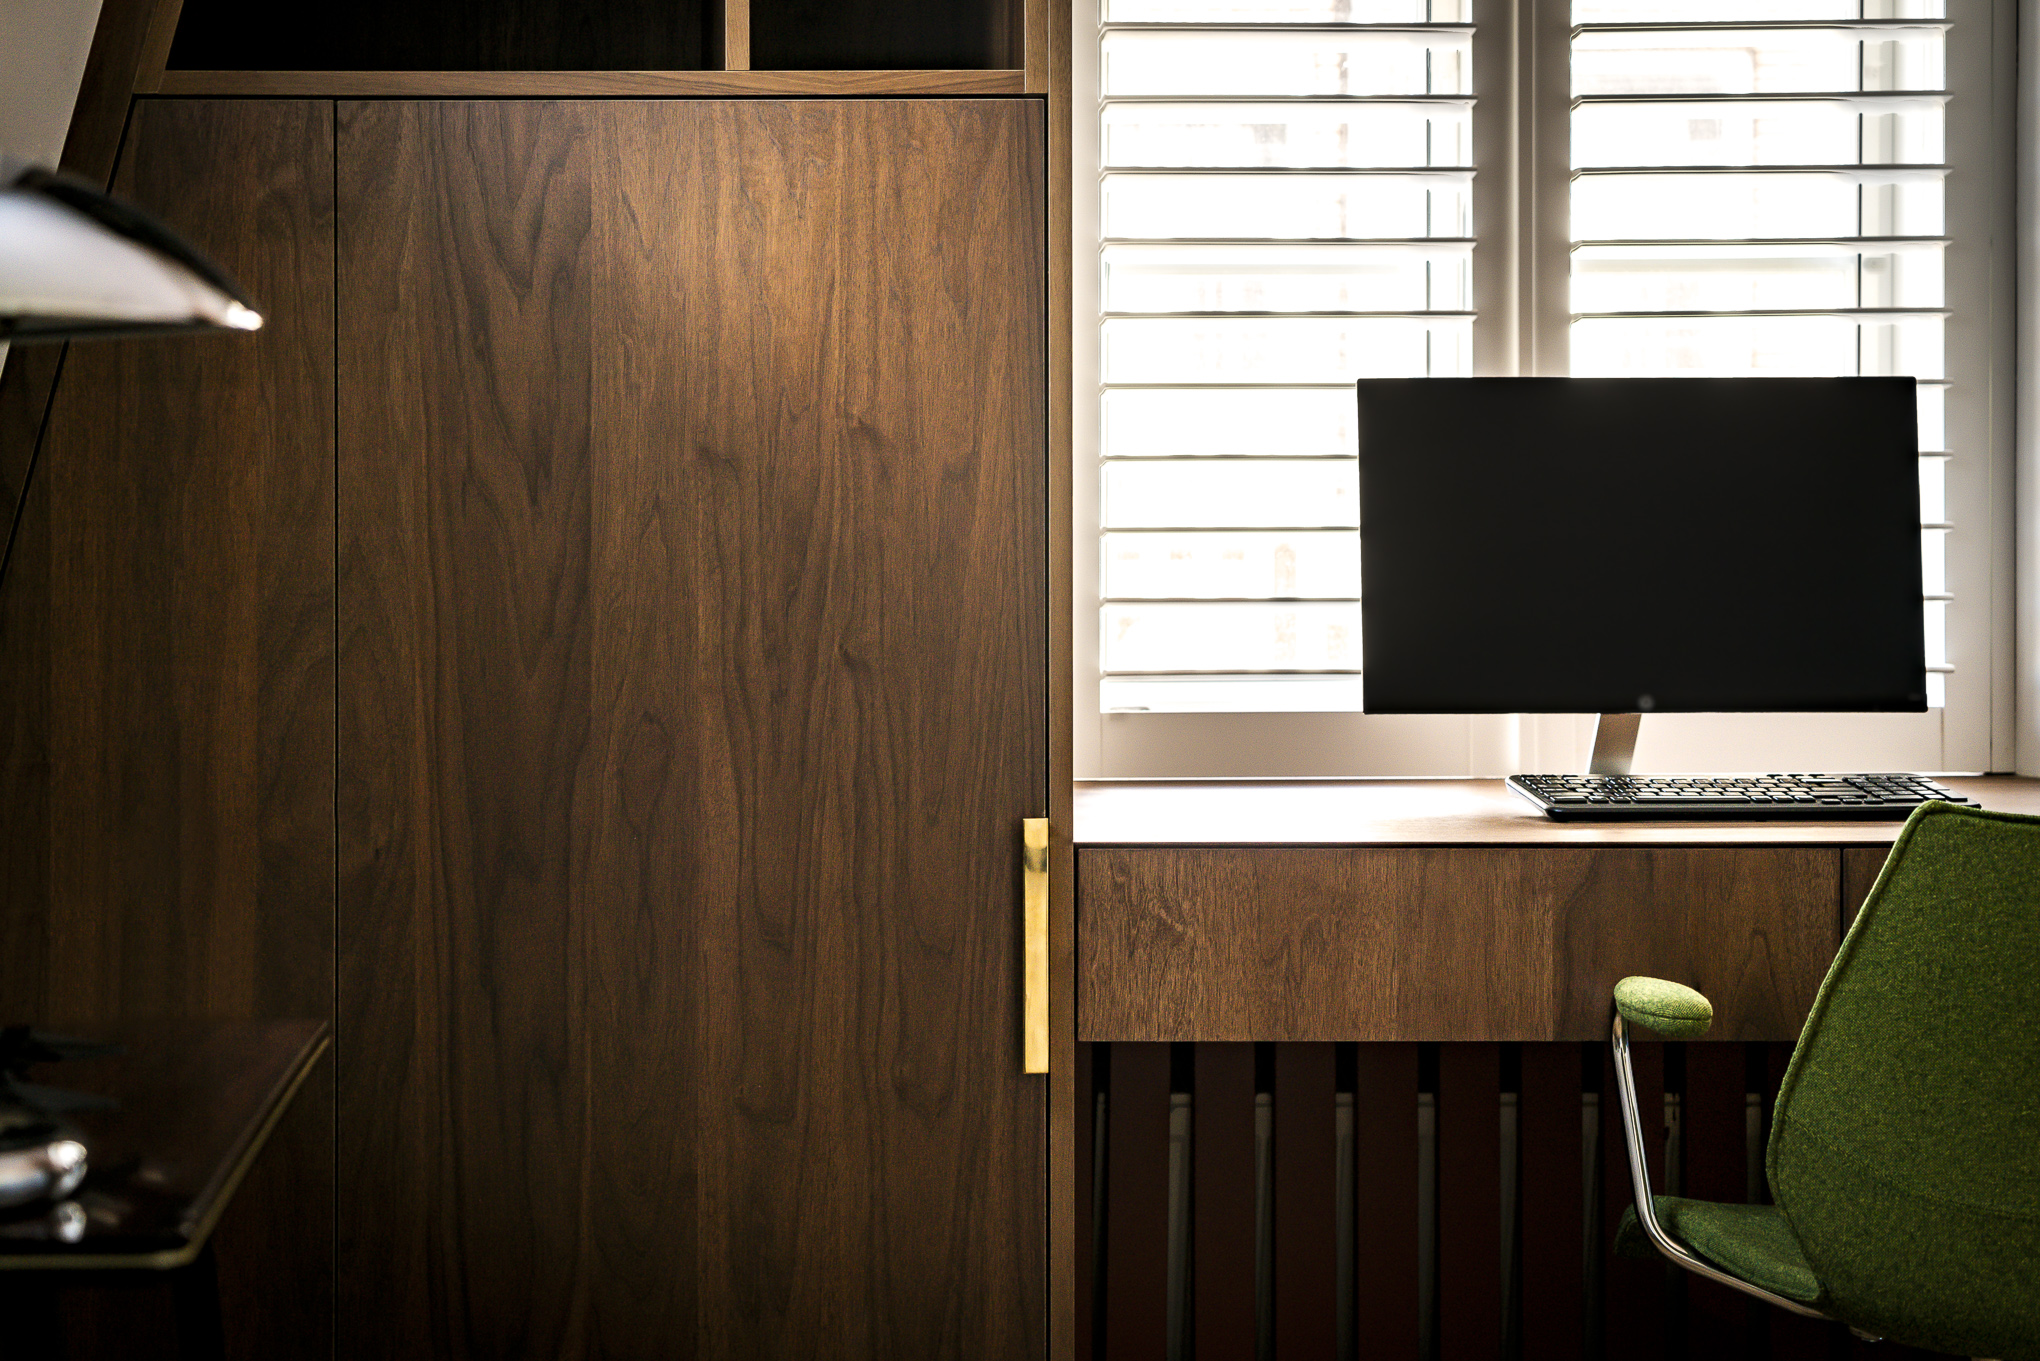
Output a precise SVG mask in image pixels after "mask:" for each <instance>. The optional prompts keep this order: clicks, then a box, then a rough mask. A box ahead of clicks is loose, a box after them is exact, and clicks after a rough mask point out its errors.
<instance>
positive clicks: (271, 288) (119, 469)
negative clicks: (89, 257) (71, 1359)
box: [0, 103, 334, 1356]
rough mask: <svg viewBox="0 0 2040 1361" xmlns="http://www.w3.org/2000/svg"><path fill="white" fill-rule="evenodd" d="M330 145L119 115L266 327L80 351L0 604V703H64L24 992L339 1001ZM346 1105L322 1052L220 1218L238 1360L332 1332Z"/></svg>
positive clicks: (35, 790)
mask: <svg viewBox="0 0 2040 1361" xmlns="http://www.w3.org/2000/svg"><path fill="white" fill-rule="evenodd" d="M331 149H332V122H331V110H330V108H329V107H327V106H325V105H318V104H283V105H260V104H247V103H191V104H182V105H168V104H165V105H152V106H149V107H146V108H144V109H142V110H140V111H138V113H137V115H136V117H135V119H134V123H133V126H132V128H131V129H130V132H129V137H128V141H127V144H126V146H125V149H124V151H123V154H122V158H121V171H120V175H119V177H118V178H117V179H116V181H115V182H114V185H113V188H114V189H115V191H116V192H118V193H120V194H121V195H123V196H124V197H127V198H130V199H133V200H134V201H136V202H138V203H140V204H141V205H143V206H144V207H146V208H148V209H150V210H152V211H154V212H157V213H160V214H161V215H162V216H163V217H164V218H165V219H167V220H169V221H174V222H176V223H178V224H179V226H180V229H182V230H184V231H185V232H186V233H187V234H188V235H189V236H190V237H191V238H192V239H193V241H194V242H195V243H196V244H197V245H198V246H199V247H200V248H201V249H203V250H205V251H206V252H207V253H209V254H210V255H212V256H213V257H214V258H215V259H217V260H218V261H219V262H220V263H221V264H222V266H223V267H224V268H226V269H227V270H228V271H229V272H230V273H232V274H233V275H235V276H236V277H237V278H239V279H240V280H241V281H242V282H243V284H244V286H245V287H246V288H247V289H248V290H249V291H250V292H251V293H252V294H253V295H254V296H255V297H256V298H257V300H258V301H259V302H261V303H262V304H264V306H265V307H266V309H267V310H268V312H269V315H270V324H269V325H268V326H267V327H265V328H264V330H263V331H262V332H261V333H260V334H259V335H256V336H252V337H239V336H236V337H206V338H197V339H193V338H169V339H156V340H129V341H111V342H101V343H96V344H94V345H91V346H80V347H78V348H77V349H75V350H74V351H73V352H72V353H71V354H70V355H69V356H68V357H67V359H66V361H65V366H64V373H63V376H62V379H61V381H60V383H59V385H58V387H57V389H56V396H55V399H54V401H53V403H52V406H51V410H50V416H49V420H48V425H47V429H46V431H45V434H44V447H43V449H42V453H41V456H40V462H41V467H40V471H39V472H38V474H37V480H36V484H35V487H34V490H33V491H32V492H31V497H30V506H29V514H28V516H27V517H26V519H25V520H24V526H25V536H24V540H23V543H22V544H21V545H20V546H19V549H18V551H17V554H16V558H15V561H14V564H13V566H11V567H10V569H9V573H8V579H7V583H6V592H7V600H6V603H5V607H4V611H0V618H4V621H5V625H4V626H5V627H6V628H7V629H8V630H9V631H10V633H12V632H14V631H15V630H16V629H17V627H19V628H21V629H22V630H23V631H22V633H20V634H16V636H15V637H12V638H10V639H9V645H8V646H7V648H6V649H5V652H4V656H5V665H6V668H7V672H8V676H7V680H6V682H5V684H6V688H7V689H8V691H9V692H10V694H9V700H10V703H9V709H10V715H9V717H10V720H14V719H15V718H16V717H17V715H16V714H15V713H14V712H13V703H12V701H15V700H21V701H24V702H26V703H27V704H28V705H29V706H31V707H30V712H34V711H36V710H40V713H41V715H42V717H43V719H44V721H45V722H46V725H47V726H46V737H45V738H44V739H43V742H44V743H45V744H46V745H44V747H43V749H42V751H41V753H40V758H41V760H42V762H43V764H42V766H41V769H40V770H37V769H36V768H35V763H36V759H37V756H38V753H37V752H36V751H35V750H34V749H33V748H34V746H35V743H34V739H30V738H26V737H25V736H24V735H22V734H21V733H20V732H19V729H18V727H12V726H10V732H11V733H13V737H11V738H10V748H11V750H10V753H9V756H8V761H7V781H8V791H7V801H8V802H7V807H8V817H9V831H10V841H18V842H27V843H28V844H30V845H32V846H33V847H34V848H35V854H36V855H37V856H38V857H39V859H40V861H41V866H40V868H39V869H37V870H35V871H33V872H32V873H31V874H29V875H27V876H25V877H26V878H27V879H28V881H29V883H30V884H33V883H34V881H35V880H36V879H37V878H40V879H41V886H40V887H41V900H40V901H39V902H37V901H35V900H34V899H33V898H31V897H30V894H32V893H35V892H37V891H38V890H36V889H34V888H26V887H25V886H24V885H17V884H14V883H10V884H9V887H8V895H9V901H8V904H7V912H8V921H9V926H8V937H9V940H10V943H14V942H17V941H22V940H23V938H24V937H33V938H34V939H33V940H29V941H26V942H24V943H25V944H26V945H27V947H28V954H29V956H30V959H31V961H32V962H31V963H30V964H28V965H26V966H23V965H19V964H15V963H10V964H9V966H8V969H9V974H10V977H9V980H8V988H7V999H8V1004H9V1009H10V1010H13V1011H16V1014H17V1015H20V1014H38V1015H43V1016H51V1015H61V1016H67V1017H72V1018H76V1019H77V1020H79V1021H84V1022H98V1021H115V1020H134V1019H148V1018H174V1017H198V1016H211V1017H221V1018H234V1017H240V1018H253V1017H285V1016H309V1017H317V1018H322V1019H323V1018H326V1017H328V1016H330V1014H331V1007H332V987H333V943H332V942H333V854H334V850H333V821H332V819H333V762H334V734H333V696H334V689H333V685H334V678H333V619H334V599H333V557H332V544H333V539H332V532H333V530H332V527H333V502H332V479H333V462H332V448H333V427H332V403H331V393H332V362H333V361H332V271H333V253H332V252H333V241H332V209H331V186H332V168H331ZM17 642H18V643H20V644H21V646H20V647H19V648H17V647H16V646H15V644H16V643H17ZM32 671H39V672H40V673H41V675H40V678H39V679H38V678H35V677H32V676H29V675H27V674H25V673H27V672H32ZM24 748H27V749H28V750H26V752H25V753H24ZM38 803H40V805H41V808H42V809H44V810H46V813H47V816H46V820H44V821H42V822H40V823H38V822H36V821H35V820H34V819H35V817H36V815H37V809H36V807H35V805H37V804H38ZM24 805H28V806H29V809H30V818H29V819H26V820H24V821H22V822H17V821H15V820H14V815H15V811H16V810H17V809H20V808H22V807H23V806H24ZM24 854H25V852H24ZM24 890H25V891H24ZM17 895H18V896H17ZM24 914H29V918H28V921H27V922H25V921H24ZM28 975H39V977H36V976H28ZM31 988H32V989H33V990H30V989H31ZM331 1109H332V1107H331V1083H330V1080H328V1079H327V1078H325V1076H324V1075H323V1074H322V1075H321V1076H320V1077H317V1078H315V1079H314V1085H313V1086H312V1087H311V1088H309V1089H308V1090H307V1091H306V1092H305V1093H304V1094H303V1097H302V1100H301V1103H300V1109H298V1110H296V1111H294V1112H293V1115H292V1117H291V1118H290V1120H289V1121H288V1122H287V1124H286V1126H285V1127H284V1128H283V1129H282V1130H281V1131H280V1132H279V1136H278V1137H279V1140H280V1141H281V1145H282V1149H283V1150H284V1151H282V1152H279V1153H278V1154H277V1155H276V1156H275V1157H273V1158H272V1159H270V1160H266V1161H265V1163H264V1164H263V1165H262V1167H261V1169H260V1170H259V1171H258V1172H257V1174H256V1176H255V1178H254V1179H253V1180H251V1182H250V1184H249V1186H248V1188H246V1189H247V1194H246V1195H245V1196H244V1197H243V1198H242V1199H241V1200H240V1201H238V1202H237V1203H236V1205H235V1207H234V1214H233V1217H232V1219H231V1220H230V1222H229V1225H228V1227H227V1228H226V1229H225V1230H223V1233H222V1239H221V1244H220V1257H221V1265H220V1278H221V1282H222V1288H223V1290H225V1291H226V1292H227V1297H228V1311H229V1317H230V1319H232V1320H233V1327H234V1330H235V1331H234V1336H233V1339H232V1340H233V1341H234V1342H235V1345H236V1348H237V1350H236V1352H235V1354H236V1355H267V1356H310V1355H321V1354H325V1352H326V1349H327V1346H328V1343H329V1338H330V1295H329V1291H330V1274H331V1258H330V1248H331V1236H330V1213H331V1204H332V1167H331V1154H330V1144H331Z"/></svg>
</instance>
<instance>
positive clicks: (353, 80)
mask: <svg viewBox="0 0 2040 1361" xmlns="http://www.w3.org/2000/svg"><path fill="white" fill-rule="evenodd" d="M1025 83H1026V76H1025V73H1024V72H1021V71H751V70H742V71H201V70H189V71H181V70H175V69H173V70H169V71H165V72H164V73H163V80H162V86H161V92H162V93H163V94H166V95H181V96H187V97H193V96H200V97H218V98H230V97H243V98H246V97H254V98H271V99H278V98H290V99H770V98H774V97H777V96H795V97H797V96H803V95H817V96H822V97H825V98H839V99H849V98H886V97H896V96H903V95H911V96H929V95H967V96H982V95H1017V94H1020V93H1022V91H1023V89H1024V86H1025Z"/></svg>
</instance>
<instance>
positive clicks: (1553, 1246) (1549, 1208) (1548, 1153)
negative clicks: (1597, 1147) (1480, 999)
mask: <svg viewBox="0 0 2040 1361" xmlns="http://www.w3.org/2000/svg"><path fill="white" fill-rule="evenodd" d="M1520 1109H1521V1111H1522V1117H1521V1118H1522V1126H1521V1128H1522V1150H1523V1151H1522V1174H1521V1180H1520V1185H1521V1186H1522V1194H1521V1203H1522V1248H1521V1254H1522V1258H1521V1259H1522V1263H1523V1361H1578V1357H1579V1354H1580V1345H1581V1340H1582V1338H1581V1326H1580V1325H1581V1306H1582V1291H1583V1289H1584V1285H1585V1282H1584V1280H1583V1279H1582V1277H1583V1265H1584V1260H1583V1256H1582V1254H1583V1252H1584V1248H1585V1245H1584V1243H1583V1242H1582V1241H1581V1237H1582V1230H1583V1225H1582V1217H1581V1216H1582V1203H1581V1193H1582V1189H1583V1188H1582V1186H1581V1182H1580V1154H1581V1150H1580V1047H1579V1046H1578V1045H1577V1044H1526V1045H1524V1046H1523V1095H1522V1104H1521V1107H1520Z"/></svg>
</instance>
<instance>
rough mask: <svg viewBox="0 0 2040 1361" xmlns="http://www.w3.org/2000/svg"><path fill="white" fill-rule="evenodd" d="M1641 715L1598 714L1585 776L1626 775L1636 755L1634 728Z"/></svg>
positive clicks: (1641, 718)
mask: <svg viewBox="0 0 2040 1361" xmlns="http://www.w3.org/2000/svg"><path fill="white" fill-rule="evenodd" d="M1641 722H1643V715H1642V714H1602V715H1601V718H1600V721H1599V722H1598V723H1596V724H1595V725H1594V756H1593V760H1592V761H1591V762H1590V763H1589V764H1588V766H1587V774H1589V775H1627V774H1628V773H1629V766H1630V762H1631V761H1632V760H1633V759H1634V758H1635V756H1636V728H1637V725H1638V724H1639V723H1641Z"/></svg>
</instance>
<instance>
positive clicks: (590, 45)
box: [124, 0, 1049, 99]
mask: <svg viewBox="0 0 2040 1361" xmlns="http://www.w3.org/2000/svg"><path fill="white" fill-rule="evenodd" d="M124 3H125V4H126V5H128V6H130V7H132V8H133V9H134V11H135V16H134V26H135V27H136V28H137V30H138V37H139V46H140V48H141V51H140V53H139V56H138V60H137V61H136V63H135V66H136V78H135V83H134V86H133V90H134V93H136V94H140V95H154V94H161V95H185V96H229V97H234V96H242V97H246V96H256V97H262V96H268V97H276V98H350V97H360V98H435V97H451V98H481V99H491V98H508V99H514V98H560V97H566V98H577V97H578V98H603V97H612V98H627V97H653V98H658V97H666V98H671V97H682V98H686V97H738V98H742V97H766V98H770V97H773V96H777V95H787V96H793V97H801V96H852V97H854V96H873V95H876V96H891V95H898V96H909V97H912V96H925V95H1014V94H1045V93H1047V92H1048V68H1047V58H1048V42H1047V33H1048V9H1049V3H1048V0H891V2H890V3H887V2H885V0H616V2H615V3H613V4H606V5H604V6H602V7H600V8H599V9H597V10H595V11H592V12H589V11H583V10H577V9H576V8H575V6H576V4H577V3H578V0H362V3H360V4H359V5H356V6H352V7H348V8H345V9H342V10H337V11H330V12H323V13H320V14H317V15H314V16H313V17H310V18H307V19H303V20H301V21H300V22H297V23H292V24H280V23H276V22H274V21H273V20H272V17H271V15H270V13H269V11H268V9H267V7H265V6H263V5H262V4H260V3H259V0H124ZM591 13H592V15H593V16H596V17H591ZM577 14H578V15H579V18H578V19H573V20H572V21H570V19H569V16H572V15H577ZM754 68H763V69H754Z"/></svg>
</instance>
